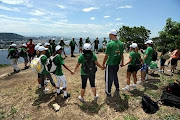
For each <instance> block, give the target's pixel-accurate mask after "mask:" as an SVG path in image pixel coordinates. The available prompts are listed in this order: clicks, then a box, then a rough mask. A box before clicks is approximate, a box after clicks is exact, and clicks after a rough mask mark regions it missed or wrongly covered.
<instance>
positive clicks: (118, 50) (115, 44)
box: [102, 29, 124, 97]
mask: <svg viewBox="0 0 180 120" xmlns="http://www.w3.org/2000/svg"><path fill="white" fill-rule="evenodd" d="M116 36H117V31H116V30H115V29H112V30H111V31H110V33H109V38H110V40H111V41H110V42H109V43H108V44H107V49H106V51H105V56H104V60H103V64H102V66H103V67H104V69H106V70H105V93H106V94H107V96H109V97H110V96H111V87H112V83H113V82H114V85H115V87H116V90H117V91H119V80H118V76H117V72H118V70H119V64H120V62H121V66H123V64H124V56H123V53H124V47H123V44H122V42H121V41H120V40H118V39H117V38H116ZM105 64H106V66H105Z"/></svg>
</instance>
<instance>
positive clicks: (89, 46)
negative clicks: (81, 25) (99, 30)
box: [83, 43, 92, 50]
mask: <svg viewBox="0 0 180 120" xmlns="http://www.w3.org/2000/svg"><path fill="white" fill-rule="evenodd" d="M91 48H92V46H91V44H90V43H85V44H84V46H83V49H84V50H91Z"/></svg>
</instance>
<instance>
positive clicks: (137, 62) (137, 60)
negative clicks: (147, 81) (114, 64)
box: [135, 54, 142, 71]
mask: <svg viewBox="0 0 180 120" xmlns="http://www.w3.org/2000/svg"><path fill="white" fill-rule="evenodd" d="M136 58H137V54H136ZM135 66H136V70H137V71H138V70H139V69H141V67H142V64H141V61H140V60H139V59H136V60H135Z"/></svg>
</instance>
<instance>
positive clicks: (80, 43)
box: [78, 38, 83, 53]
mask: <svg viewBox="0 0 180 120" xmlns="http://www.w3.org/2000/svg"><path fill="white" fill-rule="evenodd" d="M78 45H79V53H82V47H83V41H82V38H80V40H79V44H78Z"/></svg>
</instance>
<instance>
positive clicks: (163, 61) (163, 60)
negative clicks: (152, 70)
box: [160, 58, 166, 66]
mask: <svg viewBox="0 0 180 120" xmlns="http://www.w3.org/2000/svg"><path fill="white" fill-rule="evenodd" d="M165 62H166V59H162V58H161V62H160V64H161V66H164V64H165Z"/></svg>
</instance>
